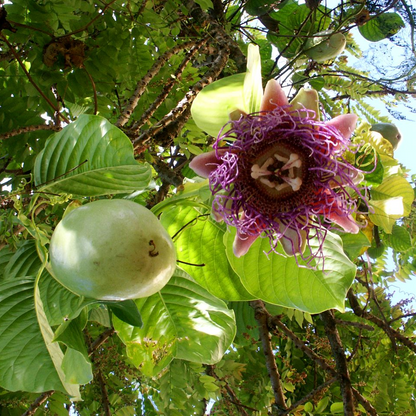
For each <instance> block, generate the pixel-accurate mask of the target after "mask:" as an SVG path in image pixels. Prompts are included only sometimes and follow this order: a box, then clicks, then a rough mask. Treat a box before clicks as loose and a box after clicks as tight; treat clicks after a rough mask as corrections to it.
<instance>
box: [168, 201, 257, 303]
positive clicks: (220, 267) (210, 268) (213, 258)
mask: <svg viewBox="0 0 416 416" xmlns="http://www.w3.org/2000/svg"><path fill="white" fill-rule="evenodd" d="M199 214H200V213H199V212H198V211H197V210H196V209H194V208H193V207H183V206H178V207H175V208H173V209H171V210H169V211H166V212H164V213H163V215H162V218H161V221H162V224H163V226H164V227H165V228H166V229H167V231H168V233H169V234H170V235H172V236H173V235H175V234H176V232H177V231H178V230H180V229H182V227H185V228H184V229H183V231H182V232H180V234H179V235H178V236H177V238H175V247H176V250H177V255H178V259H179V260H181V261H184V262H187V263H191V264H194V265H195V266H192V265H188V264H181V267H182V268H183V269H184V270H185V271H186V272H187V273H189V274H190V275H191V276H192V277H193V278H194V279H195V280H196V281H197V282H198V283H199V284H200V285H201V286H203V287H204V288H205V289H207V290H209V291H210V292H211V293H212V294H213V295H214V296H216V297H218V298H220V299H224V300H227V301H230V300H252V299H254V296H252V295H250V293H248V292H247V290H246V289H245V288H244V286H243V285H242V284H241V281H240V278H239V277H238V276H237V275H236V274H235V272H234V271H233V269H232V268H231V267H230V264H229V262H228V259H227V256H226V254H225V246H224V243H223V235H224V229H223V228H222V227H221V226H220V225H219V224H217V223H215V222H214V221H212V220H211V219H210V218H208V217H206V216H205V217H202V218H198V216H199ZM201 264H203V266H197V265H201Z"/></svg>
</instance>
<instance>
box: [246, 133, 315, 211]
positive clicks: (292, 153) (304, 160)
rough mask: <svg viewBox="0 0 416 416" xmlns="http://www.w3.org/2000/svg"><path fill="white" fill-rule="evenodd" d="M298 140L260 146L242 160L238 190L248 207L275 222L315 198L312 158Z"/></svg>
mask: <svg viewBox="0 0 416 416" xmlns="http://www.w3.org/2000/svg"><path fill="white" fill-rule="evenodd" d="M305 152H306V149H305V150H303V148H302V146H301V145H300V143H299V141H298V140H296V139H293V140H291V142H290V143H289V142H288V141H286V140H285V141H278V142H277V143H276V142H275V143H273V144H272V145H270V144H269V145H268V147H266V146H265V144H264V142H263V143H258V144H257V145H255V146H253V147H252V148H251V149H250V150H249V151H248V152H247V154H243V155H241V154H240V157H239V160H240V162H239V165H240V166H239V172H240V174H239V186H238V187H239V190H240V192H241V193H242V194H243V195H244V199H245V200H246V202H247V204H248V205H250V206H252V207H253V208H255V209H256V210H257V211H258V212H259V213H261V214H263V215H267V216H269V217H271V218H273V217H274V216H275V215H276V213H277V212H290V211H293V210H294V209H296V207H298V206H299V205H302V204H304V203H306V202H307V201H308V200H309V199H310V197H311V195H312V194H313V186H309V185H311V184H312V180H313V176H314V175H313V174H311V173H310V171H309V167H310V165H311V163H312V160H311V158H308V155H307V154H306V153H305Z"/></svg>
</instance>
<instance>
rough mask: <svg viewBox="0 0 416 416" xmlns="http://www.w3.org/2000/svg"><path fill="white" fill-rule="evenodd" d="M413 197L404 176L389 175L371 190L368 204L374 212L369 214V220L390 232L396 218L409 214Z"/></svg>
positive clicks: (411, 189)
mask: <svg viewBox="0 0 416 416" xmlns="http://www.w3.org/2000/svg"><path fill="white" fill-rule="evenodd" d="M413 199H414V192H413V188H412V187H411V185H410V183H409V182H407V180H406V179H405V178H403V177H402V176H399V175H393V176H389V177H387V178H386V179H385V180H384V181H383V182H382V184H381V185H380V186H377V187H376V188H374V189H372V190H371V200H370V201H369V204H370V207H371V208H372V209H373V211H374V212H372V213H370V214H369V217H370V220H371V221H372V222H373V223H374V224H376V225H378V226H379V227H382V228H383V229H384V231H385V232H386V233H388V234H390V233H391V232H392V229H393V225H394V224H395V222H396V220H398V219H399V218H401V217H405V216H407V215H409V213H410V210H411V207H412V202H413Z"/></svg>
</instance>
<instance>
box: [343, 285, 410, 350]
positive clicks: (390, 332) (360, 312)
mask: <svg viewBox="0 0 416 416" xmlns="http://www.w3.org/2000/svg"><path fill="white" fill-rule="evenodd" d="M347 297H348V300H349V302H350V306H351V308H352V310H353V312H354V313H355V314H356V315H357V316H360V317H362V318H365V319H367V320H368V321H370V322H373V323H374V324H376V325H377V326H378V327H379V328H381V329H382V330H383V331H384V332H385V333H386V335H387V336H388V337H389V338H391V337H393V338H394V339H396V340H397V341H400V342H401V343H402V344H403V345H405V346H406V347H407V348H409V349H410V350H412V351H413V352H415V353H416V344H415V343H414V342H412V341H411V340H410V339H409V338H407V337H405V336H404V335H402V334H401V333H400V332H399V331H396V330H395V329H393V328H392V327H391V326H390V325H389V324H388V323H387V322H385V321H383V320H382V319H380V318H378V317H377V316H375V315H373V314H372V313H370V312H367V311H365V310H364V309H362V308H361V306H360V303H359V302H358V299H357V298H356V296H355V295H354V292H353V291H352V289H350V290H349V291H348V294H347Z"/></svg>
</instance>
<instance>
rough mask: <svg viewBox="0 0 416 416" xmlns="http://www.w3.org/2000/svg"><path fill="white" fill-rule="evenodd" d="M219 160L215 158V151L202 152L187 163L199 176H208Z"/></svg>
mask: <svg viewBox="0 0 416 416" xmlns="http://www.w3.org/2000/svg"><path fill="white" fill-rule="evenodd" d="M219 163H220V161H219V160H218V158H217V155H216V152H215V151H214V150H213V151H212V152H208V153H202V154H200V155H198V156H196V157H194V158H193V159H192V160H191V162H190V163H189V167H190V168H191V169H192V170H193V171H194V172H195V173H196V174H197V175H199V176H202V177H203V178H208V176H209V174H210V173H211V172H212V171H213V170H215V169H216V168H217V166H218V164H219Z"/></svg>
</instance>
